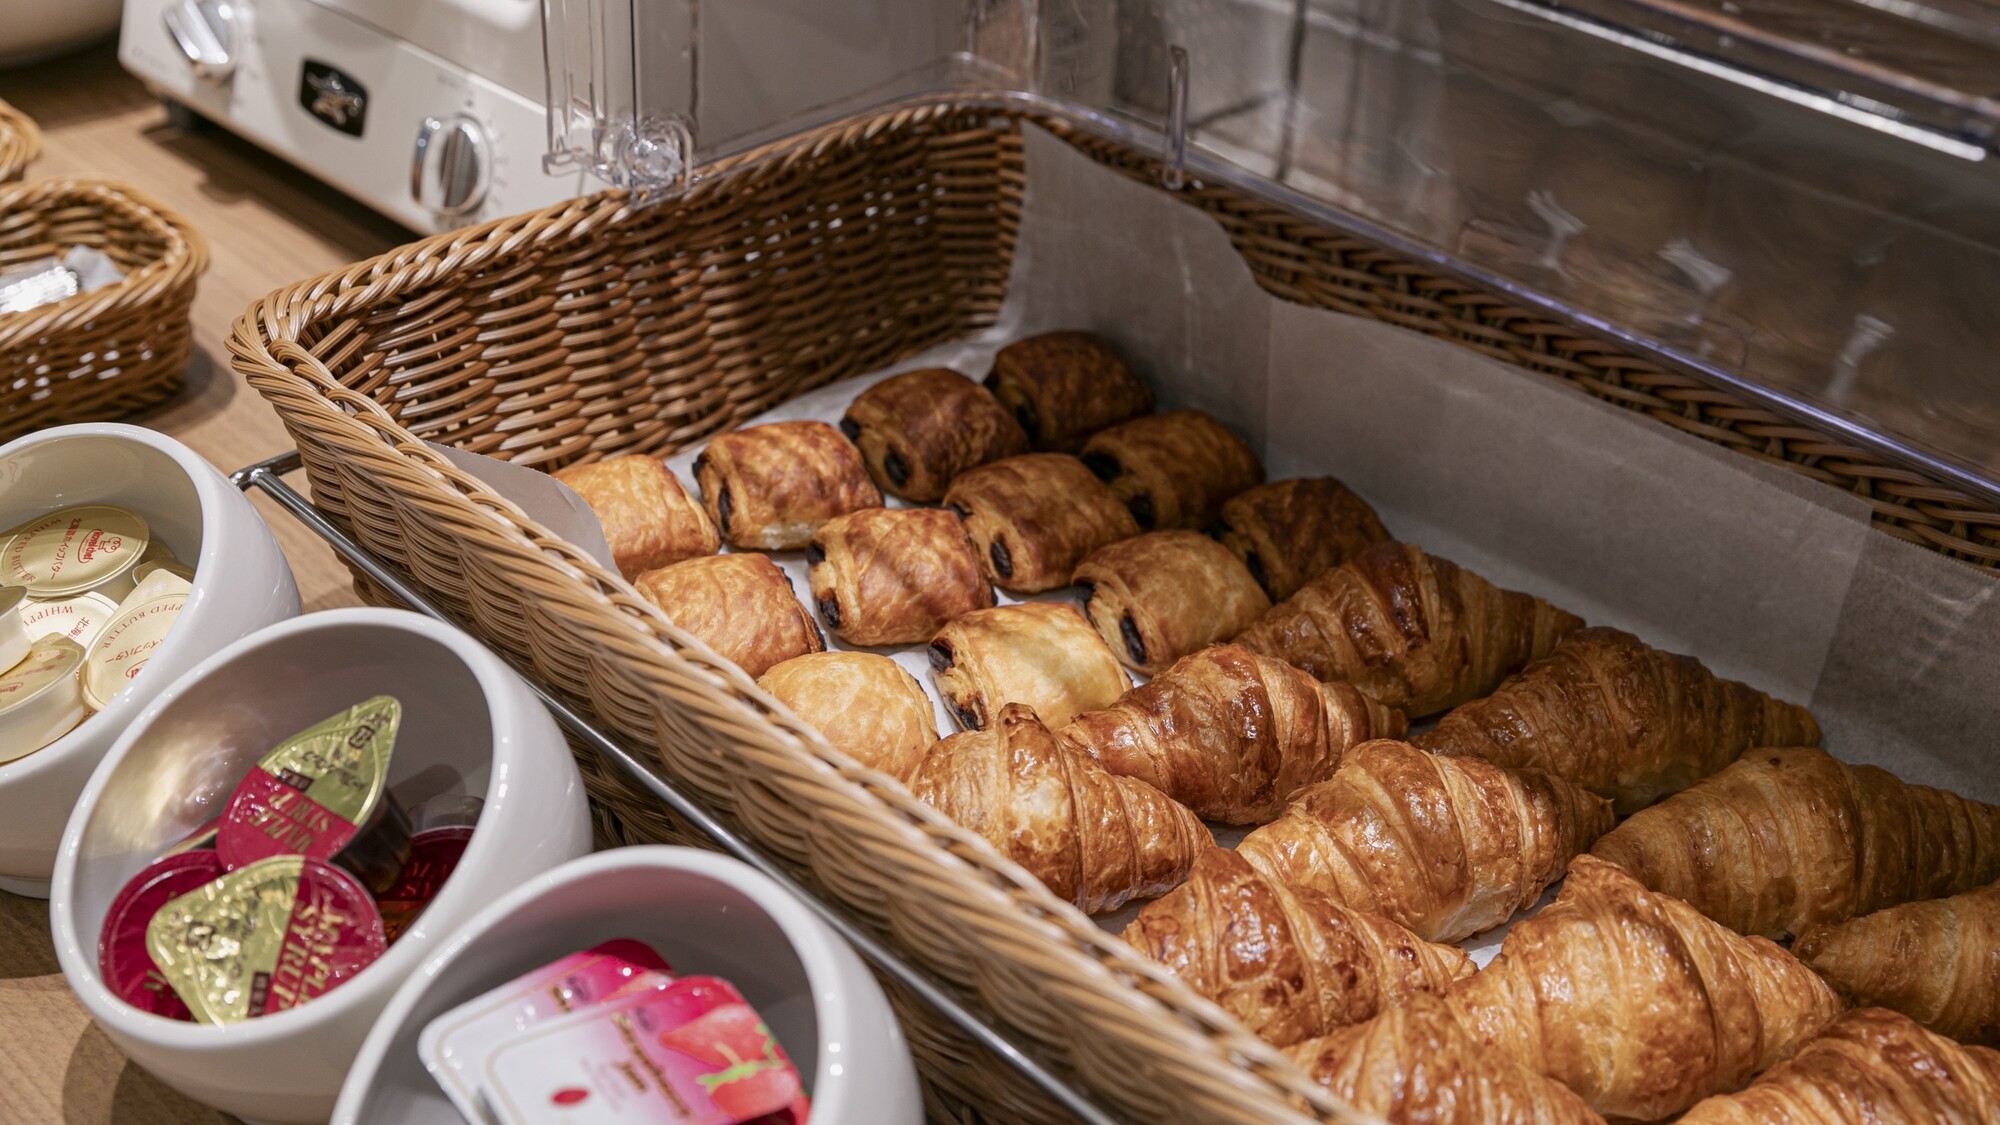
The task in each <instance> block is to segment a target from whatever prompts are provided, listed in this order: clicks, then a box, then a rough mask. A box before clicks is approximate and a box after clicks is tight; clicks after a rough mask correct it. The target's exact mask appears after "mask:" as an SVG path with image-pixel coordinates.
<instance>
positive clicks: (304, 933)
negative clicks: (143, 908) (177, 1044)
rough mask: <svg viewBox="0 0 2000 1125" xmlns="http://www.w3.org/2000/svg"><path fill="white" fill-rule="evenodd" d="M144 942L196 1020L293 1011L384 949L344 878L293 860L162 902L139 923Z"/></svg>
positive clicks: (368, 909)
mask: <svg viewBox="0 0 2000 1125" xmlns="http://www.w3.org/2000/svg"><path fill="white" fill-rule="evenodd" d="M183 854H186V855H190V856H192V855H195V854H197V853H183ZM217 859H218V861H219V859H220V857H219V856H218V857H217ZM188 862H190V863H194V862H199V860H196V859H190V860H188ZM145 942H146V951H147V952H148V953H149V954H151V956H152V959H153V964H154V965H156V966H158V968H159V972H160V976H161V977H162V978H163V979H165V981H166V982H167V984H168V985H169V986H171V987H172V988H173V990H174V992H175V994H176V995H178V996H179V997H180V999H181V1002H182V1003H183V1004H185V1005H187V1007H188V1010H189V1012H190V1013H191V1014H192V1015H193V1016H194V1018H195V1019H196V1020H199V1021H200V1022H202V1023H235V1022H237V1021H239V1020H246V1019H254V1018H255V1017H257V1016H262V1015H268V1014H270V1013H272V1012H280V1011H284V1010H285V1009H287V1008H296V1007H298V1006H299V1005H300V1004H303V1003H305V1002H306V1001H308V1000H311V999H313V998H314V997H316V996H320V995H322V994H324V993H326V992H328V991H331V990H332V989H334V988H335V987H337V986H339V985H340V984H341V983H342V982H344V981H346V980H349V979H350V978H352V977H353V976H354V975H355V974H357V973H359V972H361V971H362V970H363V969H366V968H367V967H368V966H369V965H371V964H373V963H374V962H375V960H376V959H377V958H379V957H381V956H382V952H383V950H384V949H386V948H387V947H388V942H387V941H386V940H385V939H384V938H383V936H382V917H381V915H380V914H377V913H376V911H375V903H374V900H372V899H370V898H369V897H368V892H367V891H366V890H365V889H363V888H362V886H361V884H360V883H358V882H356V881H355V879H354V876H352V875H349V874H348V873H347V872H345V871H343V870H341V869H340V868H338V867H335V866H333V865H332V864H329V863H324V862H322V861H320V860H317V859H313V858H312V857H310V856H301V855H278V856H272V857H270V858H269V859H263V860H259V861H257V862H256V863H252V864H249V865H248V866H245V867H239V868H237V869H236V870H234V871H227V872H223V873H222V874H220V875H218V876H216V877H215V878H214V879H212V880H210V881H208V882H206V883H203V884H201V885H200V886H197V887H195V888H194V889H192V890H189V891H187V892H186V893H184V894H181V895H179V896H178V897H176V898H172V899H169V900H168V901H167V902H166V903H165V904H163V905H161V906H160V907H159V908H158V909H156V910H155V911H154V912H153V915H152V918H151V919H150V920H149V921H148V922H147V923H146V928H145Z"/></svg>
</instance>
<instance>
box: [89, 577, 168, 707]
mask: <svg viewBox="0 0 2000 1125" xmlns="http://www.w3.org/2000/svg"><path fill="white" fill-rule="evenodd" d="M186 605H187V595H186V594H169V595H168V596H166V597H163V598H154V599H152V600H151V601H148V602H144V603H141V604H139V605H136V606H133V607H131V608H129V609H124V610H122V611H121V612H120V613H119V614H118V616H117V617H115V618H114V619H113V620H112V622H111V624H110V625H107V626H105V629H104V632H103V633H101V634H99V636H98V638H97V643H96V644H95V645H93V646H92V647H91V650H90V659H89V660H88V662H86V663H85V665H84V669H83V699H84V702H86V703H88V704H90V709H91V710H93V711H102V710H104V709H105V708H106V707H107V706H109V705H110V704H111V701H112V700H113V699H115V698H117V696H118V693H119V692H121V691H124V690H125V688H126V686H127V685H128V684H130V683H131V682H132V681H133V680H134V679H137V678H138V675H139V673H140V672H141V671H144V670H145V667H146V662H147V661H149V660H151V659H152V657H153V650H154V649H156V648H159V647H160V642H162V641H164V640H166V639H167V633H168V632H169V631H171V630H172V629H173V627H174V621H175V619H177V618H178V617H179V616H180V613H181V609H182V608H183V607H185V606H186Z"/></svg>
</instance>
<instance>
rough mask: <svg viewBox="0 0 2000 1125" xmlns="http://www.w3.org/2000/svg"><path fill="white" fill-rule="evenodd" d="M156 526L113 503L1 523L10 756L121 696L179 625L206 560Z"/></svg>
mask: <svg viewBox="0 0 2000 1125" xmlns="http://www.w3.org/2000/svg"><path fill="white" fill-rule="evenodd" d="M150 532H151V529H150V528H149V527H148V526H147V523H146V520H145V518H144V517H143V516H140V515H138V514H136V513H133V512H129V511H126V510H125V509H123V508H118V507H113V506H111V505H106V504H86V505H81V506H78V507H73V508H63V509H60V510H58V511H55V512H51V513H49V514H48V515H45V516H40V517H37V518H36V519H32V520H29V521H27V522H26V523H23V524H20V525H18V526H16V527H13V528H10V529H8V530H7V531H5V532H0V583H5V584H4V585H0V762H11V761H14V760H16V759H19V758H24V757H26V756H28V755H29V754H32V753H34V752H35V751H37V750H40V749H42V748H43V747H44V746H47V745H49V744H50V743H52V742H54V741H56V740H57V739H59V738H61V737H62V736H63V735H65V734H68V733H69V732H70V731H71V730H72V729H74V728H75V727H76V726H77V724H79V723H81V722H83V721H84V720H85V719H86V718H87V717H89V716H90V715H92V714H95V713H96V712H98V711H102V710H104V709H105V708H106V707H108V706H110V704H111V701H112V700H114V699H116V698H118V696H119V695H120V694H121V693H122V692H124V691H125V690H126V688H127V687H129V686H130V685H131V684H132V682H133V681H134V680H136V679H138V677H139V673H140V672H141V671H143V670H144V669H145V667H146V664H147V662H148V660H149V659H150V658H151V656H152V654H153V651H154V650H155V649H157V648H159V647H160V645H161V644H162V643H163V642H164V641H165V640H166V639H167V635H168V634H169V633H170V632H172V631H173V627H174V622H175V621H176V620H177V619H178V618H179V617H180V614H181V611H182V610H183V609H185V608H187V596H188V593H189V591H191V590H192V589H193V588H194V585H193V582H192V581H191V579H193V578H194V570H193V568H191V567H189V566H188V565H187V564H185V563H183V562H181V561H180V560H179V559H178V558H176V557H175V556H174V553H173V548H172V547H170V546H168V545H167V544H166V543H164V542H161V541H157V540H154V539H153V538H151V534H150Z"/></svg>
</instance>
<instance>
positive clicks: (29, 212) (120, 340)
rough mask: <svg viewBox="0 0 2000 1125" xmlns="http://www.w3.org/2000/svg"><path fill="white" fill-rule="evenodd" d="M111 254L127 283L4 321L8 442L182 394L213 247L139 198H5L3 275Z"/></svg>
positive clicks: (55, 187)
mask: <svg viewBox="0 0 2000 1125" xmlns="http://www.w3.org/2000/svg"><path fill="white" fill-rule="evenodd" d="M72 246H88V247H91V248H92V249H95V250H99V251H102V252H103V253H104V254H105V255H106V256H108V257H109V258H110V259H111V260H112V261H113V262H116V263H117V264H118V268H119V269H121V270H123V271H124V272H125V276H124V278H123V279H121V280H119V281H117V282H115V283H113V284H111V285H107V286H105V287H104V288H102V289H97V290H93V291H91V292H88V293H79V294H77V295H76V296H74V297H70V298H68V299H66V300H63V301H58V302H56V303H54V304H50V305H43V306H41V307H39V308H34V309H29V310H27V311H25V312H14V313H0V441H4V440H6V439H8V438H12V437H16V436H18V435H20V434H25V433H28V432H29V431H31V430H38V429H41V428H42V427H44V426H56V425H61V424H63V423H65V422H94V421H102V420H107V419H112V418H118V417H121V416H123V415H126V414H130V413H131V412H133V411H135V410H140V409H143V408H145V407H148V406H152V405H154V404H156V403H158V402H160V401H162V400H164V399H166V398H168V397H170V396H172V395H173V394H174V392H176V391H178V390H179V389H180V387H181V375H182V372H183V371H184V370H185V368H186V367H187V362H188V357H189V356H191V355H192V354H193V352H194V337H193V334H192V333H191V332H190V330H189V327H188V306H189V305H191V304H192V303H193V301H194V285H195V278H196V277H198V276H199V275H200V274H201V271H202V270H203V269H205V268H207V265H208V247H207V245H206V244H205V243H204V242H203V241H202V239H201V235H199V234H198V233H196V232H195V230H194V228H193V227H191V226H189V225H188V224H187V223H186V222H185V221H183V220H182V219H180V218H178V217H177V216H175V215H174V214H173V213H172V212H170V211H168V210H167V209H166V208H164V207H161V206H160V205H158V204H157V203H154V202H153V201H151V200H150V199H147V198H146V197H145V196H144V195H142V194H140V193H139V192H137V191H134V190H133V189H131V188H127V187H122V186H120V185H117V184H112V183H105V182H101V181H96V180H71V179H53V180H38V181H36V182H34V183H32V184H17V185H14V186H11V187H0V270H6V269H10V268H12V267H15V266H19V265H21V264H23V263H25V262H30V261H33V260H35V259H37V258H49V257H56V256H59V255H61V254H62V253H63V252H64V251H66V250H68V249H69V248H70V247H72Z"/></svg>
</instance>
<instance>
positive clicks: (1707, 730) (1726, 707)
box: [1411, 628, 1819, 815]
mask: <svg viewBox="0 0 2000 1125" xmlns="http://www.w3.org/2000/svg"><path fill="white" fill-rule="evenodd" d="M1411 741H1412V742H1415V743H1416V744H1417V745H1418V746H1421V747H1423V748H1424V749H1426V750H1429V751H1431V752H1432V753H1435V754H1470V755H1472V756H1474V757H1479V758H1484V759H1486V760H1487V761H1489V762H1494V763H1497V764H1499V765H1503V766H1533V767H1534V768H1535V769H1539V770H1547V771H1548V772H1550V773H1552V774H1555V775H1556V776H1557V777H1560V778H1562V779H1563V780H1564V781H1568V782H1572V783H1574V784H1577V785H1581V786H1583V787H1584V788H1585V789H1588V790H1590V791H1591V792H1592V793H1595V794H1597V795H1598V796H1600V797H1609V798H1610V799H1611V803H1612V805H1613V806H1614V807H1615V808H1617V810H1618V812H1619V814H1620V815H1626V814H1630V813H1633V812H1636V811H1638V810H1639V809H1642V808H1645V807H1646V806H1647V805H1650V804H1652V803H1653V802H1655V801H1657V800H1659V799H1660V798H1662V797H1664V796H1667V795H1668V794H1670V793H1678V792H1680V791H1681V790H1683V789H1686V788H1687V787H1688V786H1690V785H1693V784H1694V783H1695V782H1697V781H1700V780H1701V779H1702V778H1704V777H1707V776H1708V775H1710V774H1712V773H1714V772H1715V771H1717V770H1719V769H1721V768H1722V767H1724V766H1726V765H1728V764H1729V763H1731V762H1733V761H1735V760H1736V759H1737V758H1738V757H1739V756H1740V755H1742V753H1743V752H1744V751H1745V750H1748V749H1750V748H1751V747H1753V746H1812V745H1816V744H1817V743H1818V742H1819V725H1818V724H1817V723H1815V722H1813V717H1812V713H1811V712H1809V711H1807V710H1806V709H1805V708H1803V707H1798V706H1794V705H1793V704H1790V703H1784V702H1780V701H1779V700H1776V699H1772V698H1771V697H1770V696H1768V695H1765V694H1764V693H1763V692H1761V691H1758V690H1757V689H1755V688H1753V687H1749V686H1748V685H1745V684H1739V683H1737V682H1736V681H1734V680H1725V679H1722V678H1720V677H1718V676H1716V675H1715V674H1714V673H1713V672H1710V671H1709V670H1708V669H1707V668H1704V667H1702V664H1701V661H1699V660H1696V659H1695V658H1694V657H1692V656H1676V655H1674V654H1673V653H1671V652H1662V651H1660V650H1659V649H1656V648H1653V647H1652V646H1650V645H1648V644H1646V643H1645V642H1644V641H1641V640H1640V639H1639V638H1637V637H1635V636H1633V635H1631V634H1630V633H1621V632H1619V631H1618V630H1616V629H1603V628H1597V629H1579V630H1577V631H1576V632H1574V633H1571V634H1570V635H1569V636H1567V637H1564V638H1563V639H1562V643H1560V644H1558V645H1556V647H1555V651H1554V652H1551V653H1549V654H1548V655H1547V656H1544V657H1542V658H1541V659H1540V660H1537V661H1535V662H1534V663H1532V664H1530V665H1528V666H1527V667H1526V668H1523V669H1521V671H1520V672H1519V673H1517V674H1515V675H1514V676H1512V677H1510V678H1509V679H1508V680H1507V682H1505V683H1503V684H1501V685H1500V687H1499V689H1498V690H1496V691H1495V692H1494V693H1493V694H1492V695H1489V696H1487V697H1486V698H1484V699H1475V700H1473V701H1472V702H1471V703H1467V704H1463V705H1461V706H1460V707H1458V708H1456V709H1455V710H1453V711H1452V712H1451V714H1449V715H1446V716H1445V717H1444V718H1442V719H1440V720H1438V725H1437V728H1436V729H1435V730H1433V731H1431V732H1430V733H1428V734H1425V735H1422V736H1420V737H1418V738H1414V739H1411Z"/></svg>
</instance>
